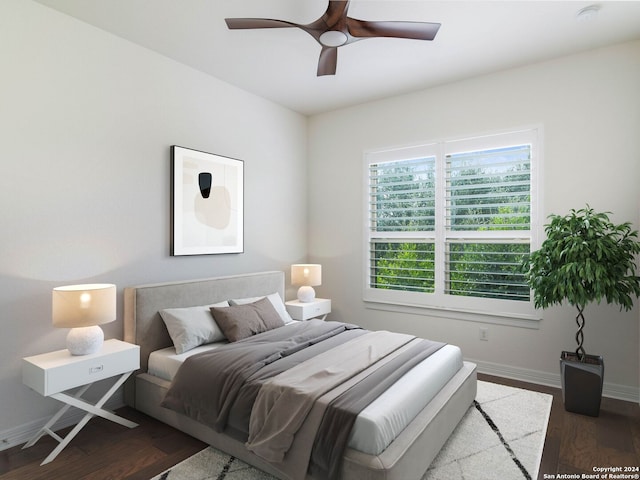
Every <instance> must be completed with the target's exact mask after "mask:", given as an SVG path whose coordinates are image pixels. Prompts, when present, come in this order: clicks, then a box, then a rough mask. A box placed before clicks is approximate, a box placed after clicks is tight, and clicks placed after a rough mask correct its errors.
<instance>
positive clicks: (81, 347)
mask: <svg viewBox="0 0 640 480" xmlns="http://www.w3.org/2000/svg"><path fill="white" fill-rule="evenodd" d="M103 341H104V333H103V332H102V329H101V328H100V327H99V326H97V325H94V326H92V327H76V328H72V329H71V330H70V331H69V334H68V335H67V348H68V349H69V352H71V355H89V354H90V353H96V352H97V351H98V350H100V347H102V343H103Z"/></svg>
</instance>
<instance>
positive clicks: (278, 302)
mask: <svg viewBox="0 0 640 480" xmlns="http://www.w3.org/2000/svg"><path fill="white" fill-rule="evenodd" d="M262 298H265V297H264V296H261V297H247V298H234V299H232V300H229V305H244V304H245V303H253V302H255V301H256V300H260V299H262ZM267 298H268V299H269V301H270V302H271V303H272V304H273V308H275V309H276V312H278V315H280V318H281V319H282V321H283V322H284V323H285V325H286V324H287V323H291V322H295V320H294V319H293V318H291V315H289V312H287V307H285V306H284V303H283V301H282V298H280V295H279V294H278V293H272V294H270V295H267Z"/></svg>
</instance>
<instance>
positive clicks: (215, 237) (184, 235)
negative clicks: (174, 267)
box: [171, 145, 244, 256]
mask: <svg viewBox="0 0 640 480" xmlns="http://www.w3.org/2000/svg"><path fill="white" fill-rule="evenodd" d="M243 209H244V162H243V161H241V160H235V159H232V158H228V157H223V156H221V155H215V154H212V153H206V152H200V151H198V150H192V149H189V148H184V147H179V146H177V145H173V146H172V147H171V255H173V256H178V255H208V254H220V253H242V252H243V249H244V236H243V233H244V224H243V221H244V219H243V213H244V210H243Z"/></svg>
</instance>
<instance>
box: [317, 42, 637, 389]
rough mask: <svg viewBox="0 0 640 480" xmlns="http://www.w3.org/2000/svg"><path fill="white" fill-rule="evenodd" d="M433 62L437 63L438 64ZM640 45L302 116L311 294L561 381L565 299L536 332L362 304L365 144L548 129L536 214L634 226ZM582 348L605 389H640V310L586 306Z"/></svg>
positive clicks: (378, 325) (378, 324) (337, 311)
mask: <svg viewBox="0 0 640 480" xmlns="http://www.w3.org/2000/svg"><path fill="white" fill-rule="evenodd" d="M434 68H437V66H434ZM639 85H640V42H634V43H628V44H623V45H618V46H614V47H611V48H606V49H602V50H596V51H591V52H587V53H583V54H579V55H573V56H570V57H566V58H559V59H556V60H553V61H549V62H545V63H540V64H535V65H530V66H527V67H524V68H518V69H513V70H508V71H503V72H500V73H496V74H493V75H487V76H483V77H478V78H474V79H470V80H467V81H462V82H459V83H455V84H449V85H445V86H442V87H438V88H432V89H428V90H424V91H421V92H418V93H413V94H407V95H404V96H399V97H395V98H389V99H385V100H381V101H377V102H372V103H368V104H364V105H361V106H357V107H353V108H348V109H344V110H339V111H335V112H330V113H326V114H323V115H318V116H315V117H312V118H311V120H310V124H309V131H310V134H309V178H310V179H313V181H312V182H311V183H310V197H309V209H310V215H309V216H310V230H309V239H310V251H309V255H310V261H314V262H320V263H322V265H323V285H322V287H319V289H318V293H319V296H327V297H330V298H332V301H333V303H332V305H333V312H334V314H333V315H334V319H339V320H344V321H353V322H356V323H358V322H360V323H362V324H363V325H365V326H367V327H370V328H373V329H393V330H399V331H404V332H410V333H414V334H418V335H422V336H426V337H428V338H433V339H438V340H443V341H447V342H450V343H454V344H457V345H460V346H461V347H462V349H463V352H464V355H465V356H466V357H467V358H471V359H476V360H479V361H481V363H482V365H483V368H485V369H487V367H491V369H493V370H494V371H498V370H500V371H504V372H505V374H509V373H512V374H514V375H520V376H522V377H527V378H531V379H537V380H539V381H550V382H552V383H553V382H554V381H557V377H558V373H559V372H558V369H559V367H558V359H559V354H560V351H561V350H563V349H570V350H573V349H575V341H574V335H575V324H574V320H573V318H574V315H575V313H574V311H573V309H572V308H571V307H566V308H565V307H563V308H554V309H550V310H548V311H545V312H544V321H543V322H542V323H541V325H540V329H539V330H530V329H524V328H518V327H507V326H498V325H489V326H488V328H489V341H488V342H481V341H480V340H479V338H478V337H479V335H478V334H479V327H481V326H484V325H482V324H478V323H474V322H465V321H456V320H452V319H447V318H430V317H428V316H426V315H414V314H401V313H389V312H381V311H376V310H370V309H367V308H366V307H365V305H364V303H363V301H362V284H363V266H362V263H363V260H362V259H363V231H362V228H363V227H362V225H363V220H362V218H363V198H362V195H363V193H362V191H363V165H364V163H363V152H364V151H365V150H369V149H377V148H382V147H390V146H399V145H407V144H409V145H411V144H419V143H421V142H427V141H429V140H434V139H441V138H447V137H459V136H464V135H473V134H478V133H485V132H492V131H501V130H504V129H509V128H513V127H521V126H527V125H531V124H542V125H543V127H544V132H545V135H544V162H545V164H544V215H545V217H546V216H547V215H548V214H550V213H562V214H564V213H567V212H568V210H569V209H571V208H580V207H582V206H584V205H585V203H587V202H588V203H589V204H590V205H591V206H592V207H594V208H596V209H598V210H607V211H612V212H614V215H613V220H614V221H617V222H623V221H631V222H633V224H634V226H635V228H638V227H639V226H640V218H639V213H638V203H637V199H638V191H639V184H640V183H639V180H640V139H639V137H638V132H640V88H638V86H639ZM586 315H587V318H586V321H587V327H586V331H585V336H586V340H585V347H586V349H587V352H588V353H593V354H600V355H603V356H604V358H605V364H606V369H605V370H606V371H605V381H606V382H607V390H608V392H609V393H612V392H613V394H616V393H620V394H621V395H622V396H627V397H629V396H631V397H634V396H635V398H637V394H638V361H637V359H638V307H637V306H636V307H635V308H634V311H632V312H629V313H624V312H623V313H619V312H618V309H617V308H616V307H606V306H591V307H589V308H588V309H587V311H586Z"/></svg>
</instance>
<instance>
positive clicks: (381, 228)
mask: <svg viewBox="0 0 640 480" xmlns="http://www.w3.org/2000/svg"><path fill="white" fill-rule="evenodd" d="M538 134H539V131H538V129H532V130H523V131H518V132H510V133H503V134H497V135H490V136H484V137H475V138H469V139H461V140H448V141H441V142H436V143H432V144H428V145H421V146H417V147H408V148H400V149H393V150H385V151H376V152H368V153H367V154H366V155H365V158H366V167H367V168H366V181H367V189H366V191H367V198H366V216H367V228H366V231H367V233H366V244H367V245H366V249H365V250H366V255H365V257H366V258H365V263H366V272H365V277H366V285H365V300H367V301H373V302H382V303H392V304H401V305H412V306H421V307H431V308H445V309H448V310H451V309H453V310H461V311H467V312H481V313H483V312H484V313H488V314H491V315H498V316H508V317H516V318H517V317H527V318H528V317H530V316H532V315H533V305H532V303H531V298H530V290H529V287H528V286H527V285H526V283H525V281H524V276H523V274H522V272H521V268H520V265H521V262H522V259H523V257H524V256H525V255H527V254H528V253H529V252H530V251H531V249H532V248H537V245H536V235H535V232H536V229H537V226H538V223H539V222H538V219H537V216H538V208H537V203H538V189H539V184H538V181H537V172H538V171H539V168H540V162H541V160H540V152H539V146H538V143H539V140H538Z"/></svg>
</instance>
